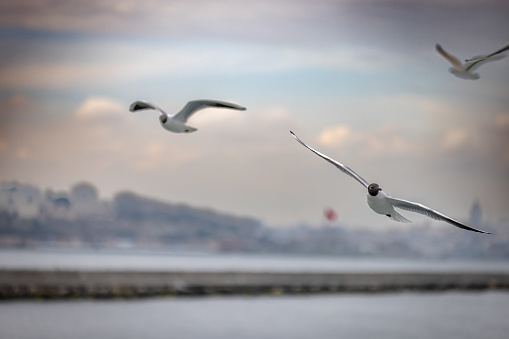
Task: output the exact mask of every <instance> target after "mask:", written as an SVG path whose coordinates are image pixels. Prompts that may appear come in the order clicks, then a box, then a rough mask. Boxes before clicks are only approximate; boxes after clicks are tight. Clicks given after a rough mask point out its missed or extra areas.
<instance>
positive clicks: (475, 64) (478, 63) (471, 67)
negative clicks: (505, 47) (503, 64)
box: [465, 54, 505, 71]
mask: <svg viewBox="0 0 509 339" xmlns="http://www.w3.org/2000/svg"><path fill="white" fill-rule="evenodd" d="M503 58H505V54H496V55H493V56H490V57H486V58H482V59H478V60H477V61H474V62H472V63H470V64H467V67H466V68H465V69H466V70H467V71H475V70H476V69H478V68H479V67H480V66H481V65H484V64H485V63H487V62H490V61H496V60H500V59H503Z"/></svg>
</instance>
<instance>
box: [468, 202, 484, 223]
mask: <svg viewBox="0 0 509 339" xmlns="http://www.w3.org/2000/svg"><path fill="white" fill-rule="evenodd" d="M481 222H482V210H481V204H480V203H479V199H476V200H475V201H474V203H473V204H472V207H471V208H470V225H472V226H473V227H479V226H481Z"/></svg>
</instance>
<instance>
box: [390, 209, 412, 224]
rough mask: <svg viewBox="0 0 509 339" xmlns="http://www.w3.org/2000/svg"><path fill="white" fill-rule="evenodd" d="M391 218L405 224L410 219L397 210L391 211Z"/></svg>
mask: <svg viewBox="0 0 509 339" xmlns="http://www.w3.org/2000/svg"><path fill="white" fill-rule="evenodd" d="M391 219H392V220H395V221H397V222H403V223H405V224H408V223H411V221H410V220H408V219H407V218H405V217H404V216H402V215H401V214H399V213H398V212H396V211H394V212H392V214H391Z"/></svg>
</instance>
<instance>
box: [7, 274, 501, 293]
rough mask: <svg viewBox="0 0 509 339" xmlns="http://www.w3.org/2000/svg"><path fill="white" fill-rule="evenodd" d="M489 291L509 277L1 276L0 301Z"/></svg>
mask: <svg viewBox="0 0 509 339" xmlns="http://www.w3.org/2000/svg"><path fill="white" fill-rule="evenodd" d="M492 289H499V290H500V289H504V290H508V289H509V273H507V272H501V273H496V272H490V273H486V272H479V273H475V272H465V273H461V272H456V273H444V272H441V273H438V272H435V273H422V272H419V273H411V272H406V273H401V272H395V273H390V272H388V273H346V272H345V273H319V272H314V273H278V272H233V271H232V272H189V271H186V272H184V271H180V272H179V271H143V272H142V271H97V270H88V271H76V270H21V269H4V270H0V300H12V299H34V298H35V299H79V298H91V299H110V298H142V297H155V296H207V295H281V294H311V293H322V294H324V293H380V292H404V291H414V292H415V291H418V292H419V291H422V292H425V291H447V290H461V291H482V290H492Z"/></svg>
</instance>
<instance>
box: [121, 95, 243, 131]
mask: <svg viewBox="0 0 509 339" xmlns="http://www.w3.org/2000/svg"><path fill="white" fill-rule="evenodd" d="M208 107H216V108H229V109H236V110H239V111H245V110H246V108H245V107H242V106H239V105H236V104H232V103H230V102H225V101H218V100H192V101H189V102H188V103H187V104H186V105H185V106H184V108H182V109H181V110H180V111H179V112H178V113H177V114H175V115H173V116H171V115H169V114H167V113H166V112H165V111H163V110H162V109H161V108H159V107H157V106H156V105H154V104H152V103H150V102H148V101H145V100H138V101H135V102H133V103H132V104H131V106H129V111H131V112H138V111H143V110H147V109H153V110H156V111H158V112H159V113H160V116H159V121H160V122H161V126H163V128H164V129H166V130H168V131H170V132H174V133H191V132H194V131H196V130H197V129H196V128H194V127H191V126H189V125H187V120H188V119H189V118H190V117H191V115H193V114H194V113H196V112H197V111H199V110H202V109H205V108H208Z"/></svg>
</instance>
